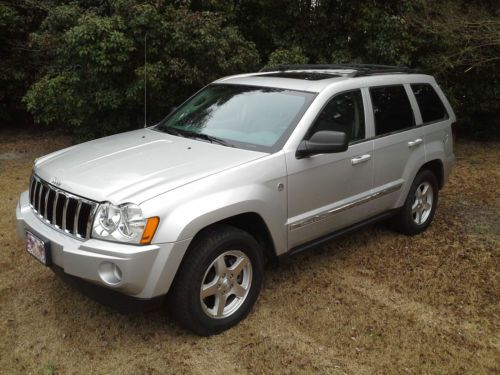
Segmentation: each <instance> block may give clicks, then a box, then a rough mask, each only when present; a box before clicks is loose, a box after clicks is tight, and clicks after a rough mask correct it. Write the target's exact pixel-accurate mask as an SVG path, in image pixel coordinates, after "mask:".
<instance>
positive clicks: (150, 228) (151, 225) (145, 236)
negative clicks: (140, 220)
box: [141, 216, 160, 245]
mask: <svg viewBox="0 0 500 375" xmlns="http://www.w3.org/2000/svg"><path fill="white" fill-rule="evenodd" d="M159 222H160V218H159V217H157V216H155V217H150V218H149V219H147V223H146V228H144V232H143V233H142V238H141V245H149V244H150V243H151V240H152V239H153V236H154V235H155V232H156V228H157V227H158V223H159Z"/></svg>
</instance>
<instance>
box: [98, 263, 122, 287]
mask: <svg viewBox="0 0 500 375" xmlns="http://www.w3.org/2000/svg"><path fill="white" fill-rule="evenodd" d="M99 276H100V278H101V279H102V281H104V282H105V283H106V284H110V285H116V284H118V283H120V281H122V270H121V269H120V267H118V266H117V265H116V264H114V263H111V262H103V263H101V264H100V265H99Z"/></svg>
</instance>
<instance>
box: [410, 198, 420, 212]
mask: <svg viewBox="0 0 500 375" xmlns="http://www.w3.org/2000/svg"><path fill="white" fill-rule="evenodd" d="M417 208H418V200H416V199H415V202H413V206H411V212H412V213H413V214H414V213H415V212H417Z"/></svg>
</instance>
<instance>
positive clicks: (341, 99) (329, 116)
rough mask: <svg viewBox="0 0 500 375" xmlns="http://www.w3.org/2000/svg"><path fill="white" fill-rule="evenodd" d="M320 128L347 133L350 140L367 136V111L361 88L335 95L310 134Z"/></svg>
mask: <svg viewBox="0 0 500 375" xmlns="http://www.w3.org/2000/svg"><path fill="white" fill-rule="evenodd" d="M320 130H333V131H338V132H344V133H346V134H347V139H348V140H349V142H354V141H358V140H360V139H364V138H365V113H364V109H363V97H362V96H361V91H360V90H354V91H348V92H343V93H342V94H338V95H335V96H334V97H333V98H332V99H330V101H329V102H328V104H327V105H326V106H325V107H324V108H323V110H322V111H321V113H320V114H319V116H318V118H317V119H316V121H315V122H314V124H313V126H312V128H311V130H310V131H309V136H311V135H312V134H314V133H316V132H317V131H320Z"/></svg>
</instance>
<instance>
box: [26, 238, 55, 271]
mask: <svg viewBox="0 0 500 375" xmlns="http://www.w3.org/2000/svg"><path fill="white" fill-rule="evenodd" d="M48 245H49V243H48V242H45V241H43V240H41V239H40V238H38V237H37V236H35V235H34V234H33V233H31V232H28V231H26V250H27V251H28V253H30V254H31V255H33V256H34V257H35V258H36V259H37V260H39V261H40V262H42V263H43V264H45V265H46V266H48V265H49V264H50V252H49V246H48Z"/></svg>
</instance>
